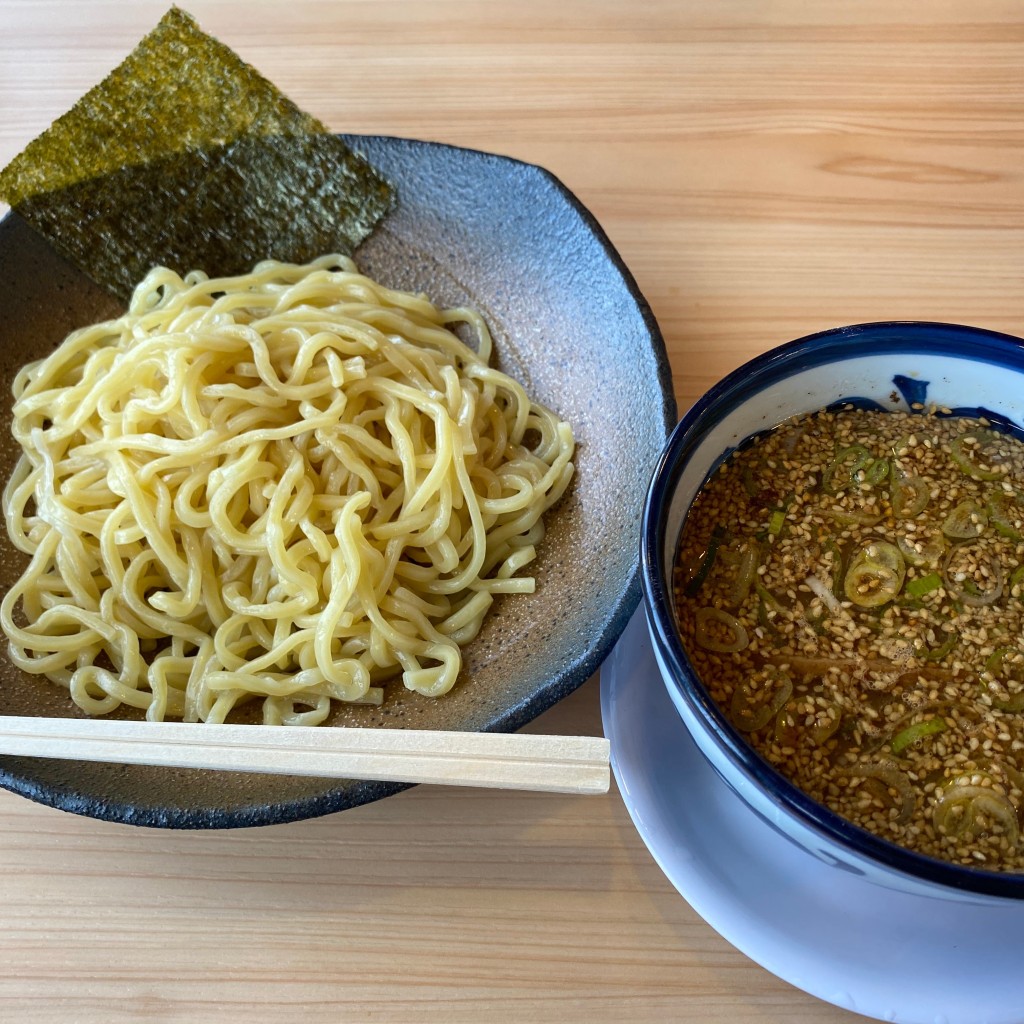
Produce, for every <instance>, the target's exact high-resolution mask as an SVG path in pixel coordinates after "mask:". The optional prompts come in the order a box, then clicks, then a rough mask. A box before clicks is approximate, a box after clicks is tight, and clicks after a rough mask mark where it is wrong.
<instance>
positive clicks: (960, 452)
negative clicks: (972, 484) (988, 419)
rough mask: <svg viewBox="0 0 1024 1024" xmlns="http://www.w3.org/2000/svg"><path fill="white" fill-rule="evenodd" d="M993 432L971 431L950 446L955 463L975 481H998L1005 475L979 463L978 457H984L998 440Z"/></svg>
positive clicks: (955, 439)
mask: <svg viewBox="0 0 1024 1024" xmlns="http://www.w3.org/2000/svg"><path fill="white" fill-rule="evenodd" d="M997 436H998V435H997V434H994V433H993V432H992V431H991V430H971V431H968V432H967V433H966V434H962V435H961V436H960V437H957V438H954V440H953V442H952V444H951V445H950V446H949V452H950V455H952V456H953V461H954V462H955V463H956V464H957V465H958V466H959V467H960V468H961V469H962V470H963V471H964V472H965V473H966V474H967V475H968V476H970V477H974V479H975V480H998V479H999V478H1000V477H1001V476H1003V474H1002V473H1001V472H999V470H998V469H992V468H989V467H986V466H984V465H982V464H980V463H979V461H978V456H980V455H983V454H984V453H985V451H986V450H987V449H988V447H989V446H990V445H991V444H992V442H993V441H994V440H995V439H996V438H997Z"/></svg>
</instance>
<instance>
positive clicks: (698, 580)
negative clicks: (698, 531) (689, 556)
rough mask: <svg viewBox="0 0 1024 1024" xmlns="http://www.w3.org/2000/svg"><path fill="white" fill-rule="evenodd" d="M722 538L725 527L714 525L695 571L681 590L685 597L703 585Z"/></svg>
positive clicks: (694, 593)
mask: <svg viewBox="0 0 1024 1024" xmlns="http://www.w3.org/2000/svg"><path fill="white" fill-rule="evenodd" d="M724 539H725V527H724V526H716V527H715V528H714V529H713V530H712V531H711V537H710V538H709V539H708V547H707V550H706V551H705V552H704V555H703V557H702V558H701V560H700V565H698V566H697V571H696V572H695V573H694V574H693V577H692V578H691V579H690V582H689V583H687V584H686V588H685V590H684V591H683V593H684V594H685V595H686V596H687V597H694V596H695V595H696V594H697V592H698V591H699V590H700V588H701V587H702V586H704V581H705V580H706V579H707V578H708V573H710V572H711V567H712V566H713V565H714V564H715V556H716V555H717V554H718V548H719V545H720V544H721V543H722V541H723V540H724Z"/></svg>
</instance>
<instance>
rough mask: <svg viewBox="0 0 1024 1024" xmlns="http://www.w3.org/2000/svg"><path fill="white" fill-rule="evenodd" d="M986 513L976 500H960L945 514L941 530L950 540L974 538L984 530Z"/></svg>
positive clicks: (986, 522)
mask: <svg viewBox="0 0 1024 1024" xmlns="http://www.w3.org/2000/svg"><path fill="white" fill-rule="evenodd" d="M987 525H988V513H987V512H986V511H985V510H984V509H983V508H982V507H981V506H980V505H979V504H978V503H977V502H976V501H961V502H960V504H959V505H957V506H956V508H954V509H953V511H952V512H950V513H949V515H948V516H946V519H945V521H944V522H943V524H942V532H943V533H944V534H945V535H946V536H947V537H949V539H950V540H974V539H975V538H976V537H980V536H981V535H982V534H983V533H984V532H985V527H986V526H987Z"/></svg>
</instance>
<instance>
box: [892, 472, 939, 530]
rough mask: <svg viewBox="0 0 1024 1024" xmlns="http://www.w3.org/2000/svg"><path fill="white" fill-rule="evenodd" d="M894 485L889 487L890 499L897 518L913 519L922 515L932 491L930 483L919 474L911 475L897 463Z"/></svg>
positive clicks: (893, 477) (893, 476)
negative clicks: (929, 486) (899, 467)
mask: <svg viewBox="0 0 1024 1024" xmlns="http://www.w3.org/2000/svg"><path fill="white" fill-rule="evenodd" d="M891 476H892V481H893V483H892V487H891V488H890V489H889V500H890V501H891V503H892V514H893V515H894V516H896V518H897V519H913V518H914V516H917V515H920V514H921V513H922V512H923V511H924V510H925V508H927V506H928V502H929V500H930V499H931V492H930V490H929V488H928V484H927V483H926V482H925V481H924V480H922V479H921V477H919V476H911V475H910V474H909V473H905V472H904V471H903V470H902V469H898V468H897V466H896V464H895V463H894V464H893V467H892V474H891Z"/></svg>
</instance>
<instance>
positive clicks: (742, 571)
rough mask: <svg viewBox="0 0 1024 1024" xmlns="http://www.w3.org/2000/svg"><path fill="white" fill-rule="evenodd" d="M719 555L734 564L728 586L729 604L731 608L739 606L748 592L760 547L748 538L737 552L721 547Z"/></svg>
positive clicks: (756, 565)
mask: <svg viewBox="0 0 1024 1024" xmlns="http://www.w3.org/2000/svg"><path fill="white" fill-rule="evenodd" d="M720 557H721V558H722V559H723V560H724V561H727V562H730V563H732V564H733V565H735V566H736V575H735V576H734V577H733V581H732V585H731V586H730V587H729V604H730V605H731V606H732V607H733V608H739V607H740V606H741V605H742V604H743V603H744V602H745V601H746V599H747V596H748V595H749V594H750V588H751V586H752V585H753V583H754V576H755V575H756V574H757V567H758V565H759V563H760V561H761V549H760V547H759V546H758V543H757V541H753V540H748V541H747V542H746V544H744V545H743V547H742V549H741V550H740V551H739V552H733V551H730V550H729V549H728V548H722V549H721V551H720Z"/></svg>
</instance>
